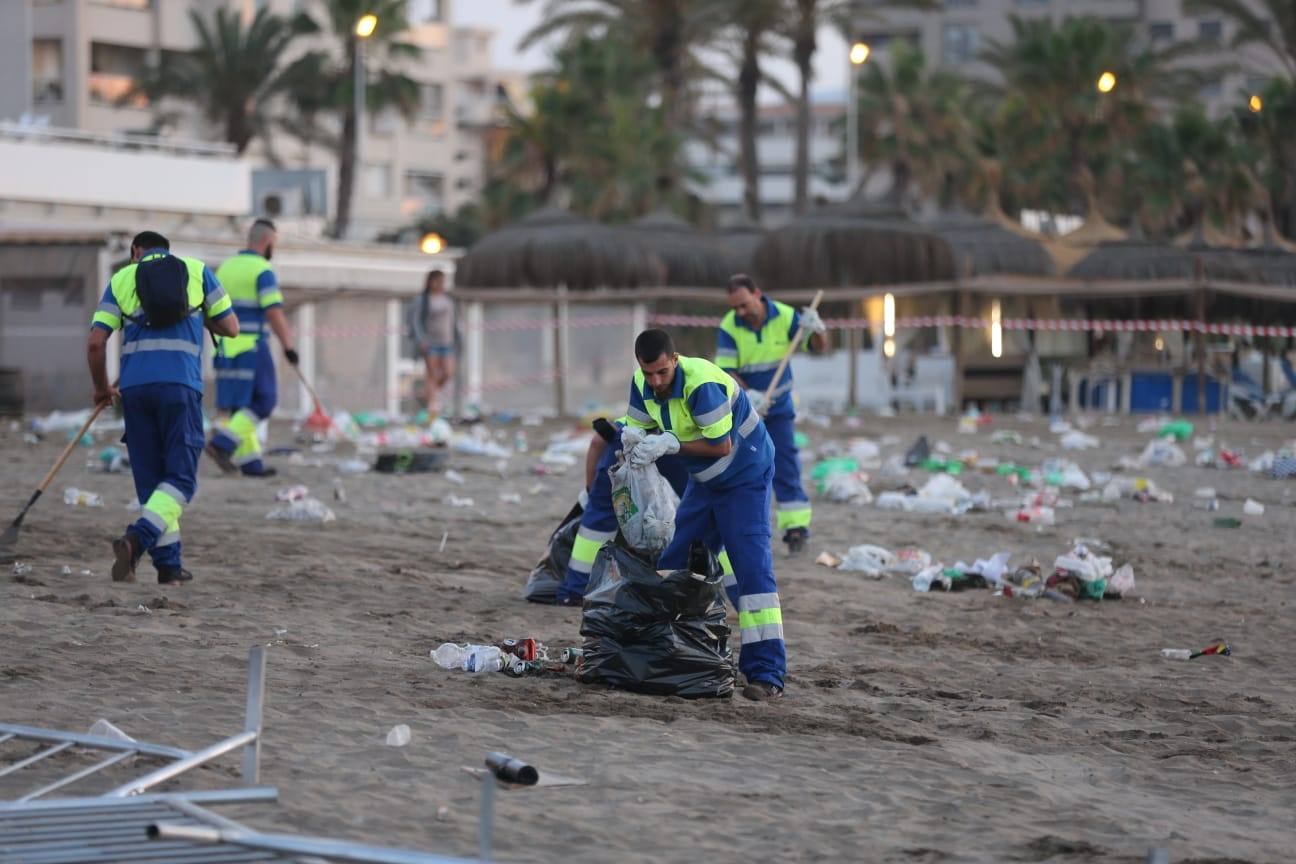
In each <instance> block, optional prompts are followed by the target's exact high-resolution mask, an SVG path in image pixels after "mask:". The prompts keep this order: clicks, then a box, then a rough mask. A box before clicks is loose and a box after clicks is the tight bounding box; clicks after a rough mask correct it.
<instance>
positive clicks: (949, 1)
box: [945, 0, 977, 9]
mask: <svg viewBox="0 0 1296 864" xmlns="http://www.w3.org/2000/svg"><path fill="white" fill-rule="evenodd" d="M976 5H977V0H945V8H946V9H972V8H974V7H975V6H976Z"/></svg>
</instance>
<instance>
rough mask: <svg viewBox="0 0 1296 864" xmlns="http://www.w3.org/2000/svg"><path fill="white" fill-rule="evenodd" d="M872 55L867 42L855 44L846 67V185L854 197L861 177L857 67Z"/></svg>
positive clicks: (852, 46)
mask: <svg viewBox="0 0 1296 864" xmlns="http://www.w3.org/2000/svg"><path fill="white" fill-rule="evenodd" d="M872 53H873V49H872V48H870V47H869V44H868V43H867V42H855V43H854V44H853V45H851V47H850V52H849V53H848V54H847V58H848V59H849V60H850V64H849V65H848V66H847V67H846V74H847V76H848V77H849V82H850V86H849V87H848V88H847V90H848V95H847V97H846V185H847V187H849V190H848V191H849V193H850V194H852V195H853V194H854V193H855V184H856V183H857V182H858V175H859V106H858V105H857V104H856V102H857V101H858V100H857V98H856V96H855V67H856V66H863V65H864V64H865V63H867V62H868V59H869V55H870V54H872Z"/></svg>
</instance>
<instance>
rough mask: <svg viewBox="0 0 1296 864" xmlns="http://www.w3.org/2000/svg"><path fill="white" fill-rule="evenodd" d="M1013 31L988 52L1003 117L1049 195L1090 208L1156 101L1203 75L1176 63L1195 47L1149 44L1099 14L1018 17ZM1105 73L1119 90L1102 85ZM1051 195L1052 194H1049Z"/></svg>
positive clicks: (1054, 201) (1056, 201)
mask: <svg viewBox="0 0 1296 864" xmlns="http://www.w3.org/2000/svg"><path fill="white" fill-rule="evenodd" d="M1010 21H1011V24H1012V30H1013V39H1012V41H1010V42H1007V43H998V42H993V43H991V45H990V47H989V49H988V51H987V52H986V55H985V59H986V60H987V61H988V62H989V63H991V64H992V65H993V66H995V67H996V68H997V69H998V70H999V73H1000V74H1001V75H1002V77H1003V84H1002V87H1001V88H1000V89H999V93H1000V95H1001V99H1000V103H999V108H998V112H999V115H1000V117H999V120H1000V122H1001V123H1009V122H1010V123H1011V126H1010V128H1013V129H1015V134H1014V135H1013V136H1012V139H1013V140H1012V146H1013V147H1014V149H1015V150H1017V151H1018V152H1016V153H1015V154H1005V156H1006V157H1011V156H1013V155H1015V156H1016V157H1018V158H1017V159H1016V160H1012V159H1011V158H1010V160H1009V161H1017V162H1019V163H1022V162H1023V160H1033V161H1025V162H1024V164H1027V165H1030V166H1031V169H1032V170H1031V174H1032V175H1033V183H1034V184H1036V185H1037V188H1038V190H1039V191H1042V192H1044V193H1045V194H1046V197H1047V198H1048V199H1049V200H1048V201H1047V202H1046V203H1047V204H1049V205H1051V206H1055V207H1062V208H1064V209H1067V208H1079V209H1081V210H1082V211H1083V210H1085V209H1087V208H1091V207H1092V206H1093V203H1094V201H1095V192H1094V187H1095V176H1098V177H1101V176H1102V175H1103V174H1104V173H1105V172H1106V170H1107V169H1108V168H1109V167H1111V164H1112V161H1113V159H1112V157H1113V156H1114V155H1115V154H1117V153H1118V152H1119V149H1120V147H1121V146H1122V145H1123V144H1124V143H1127V142H1129V141H1131V140H1132V139H1133V138H1134V137H1136V135H1137V134H1138V132H1139V131H1140V130H1141V129H1143V128H1144V127H1145V126H1146V124H1147V123H1148V122H1150V121H1151V120H1152V118H1153V117H1154V116H1155V110H1154V109H1153V107H1152V105H1153V102H1152V100H1153V99H1156V98H1165V99H1166V100H1167V101H1171V100H1173V99H1174V98H1175V97H1177V96H1178V95H1180V93H1182V92H1183V91H1184V90H1185V89H1187V88H1186V83H1187V82H1189V81H1191V80H1192V79H1193V76H1194V74H1195V73H1192V72H1188V71H1178V70H1174V69H1172V68H1171V67H1170V65H1169V64H1170V63H1171V62H1172V61H1173V60H1175V59H1177V58H1178V57H1180V56H1184V55H1186V54H1188V53H1190V52H1191V51H1192V50H1194V49H1193V46H1191V45H1180V46H1174V47H1172V48H1168V49H1165V50H1161V51H1154V50H1151V49H1145V48H1140V47H1139V43H1138V41H1137V38H1136V35H1135V33H1134V31H1133V30H1132V29H1131V28H1129V27H1127V26H1123V25H1113V24H1109V23H1107V22H1105V21H1102V20H1100V19H1097V18H1068V19H1066V20H1064V21H1062V22H1061V23H1060V24H1057V25H1054V24H1053V23H1052V22H1051V21H1049V20H1047V19H1036V20H1025V19H1022V18H1018V17H1017V16H1011V18H1010ZM1104 73H1112V74H1113V75H1114V76H1115V77H1114V79H1113V81H1114V84H1115V86H1114V88H1111V89H1110V90H1109V92H1100V90H1099V88H1098V86H1097V82H1098V81H1099V79H1100V77H1101V76H1103V75H1104ZM1041 203H1045V202H1041Z"/></svg>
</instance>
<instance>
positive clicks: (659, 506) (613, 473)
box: [608, 462, 679, 555]
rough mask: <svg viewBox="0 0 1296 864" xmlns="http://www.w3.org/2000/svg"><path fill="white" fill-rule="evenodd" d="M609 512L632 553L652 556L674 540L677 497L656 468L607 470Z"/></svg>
mask: <svg viewBox="0 0 1296 864" xmlns="http://www.w3.org/2000/svg"><path fill="white" fill-rule="evenodd" d="M608 477H609V478H610V479H611V481H612V510H613V512H615V513H616V517H617V524H618V525H619V526H621V536H623V537H625V539H626V542H627V543H629V544H630V545H631V546H632V547H633V548H634V549H636V550H638V551H640V552H644V553H647V554H651V555H656V554H657V553H659V552H661V551H662V550H663V549H665V548H666V544H668V543H670V541H671V538H672V537H674V536H675V511H676V509H678V507H679V497H678V496H677V495H676V494H675V490H674V489H672V488H671V485H670V483H668V482H667V480H666V478H665V477H663V476H662V475H661V472H660V471H658V470H657V466H656V465H644V466H642V467H635V466H633V465H631V464H630V463H629V462H621V463H618V464H617V465H614V466H613V467H612V468H610V469H608Z"/></svg>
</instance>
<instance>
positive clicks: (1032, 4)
mask: <svg viewBox="0 0 1296 864" xmlns="http://www.w3.org/2000/svg"><path fill="white" fill-rule="evenodd" d="M1013 5H1014V6H1019V7H1021V8H1023V9H1031V8H1035V9H1038V8H1039V7H1041V6H1047V5H1049V0H1013Z"/></svg>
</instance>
